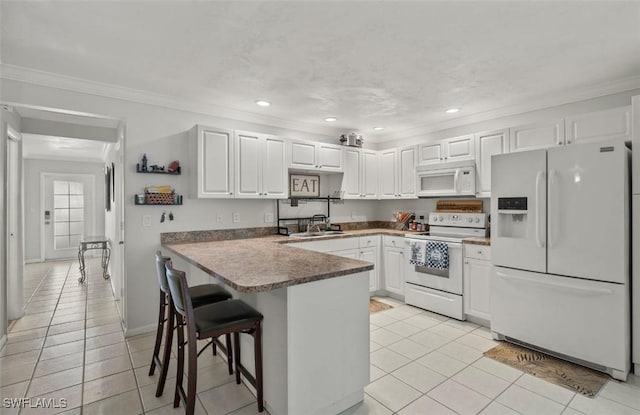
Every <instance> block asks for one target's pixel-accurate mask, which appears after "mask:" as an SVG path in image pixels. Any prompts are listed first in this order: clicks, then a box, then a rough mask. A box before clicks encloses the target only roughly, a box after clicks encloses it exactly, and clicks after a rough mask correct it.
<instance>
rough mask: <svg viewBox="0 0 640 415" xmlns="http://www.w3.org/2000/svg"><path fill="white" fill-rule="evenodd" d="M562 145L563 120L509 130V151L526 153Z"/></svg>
mask: <svg viewBox="0 0 640 415" xmlns="http://www.w3.org/2000/svg"><path fill="white" fill-rule="evenodd" d="M561 145H564V119H559V120H553V121H548V122H541V123H535V124H527V125H522V126H519V127H513V128H510V129H509V151H510V152H515V151H526V150H535V149H542V148H549V147H554V146H561Z"/></svg>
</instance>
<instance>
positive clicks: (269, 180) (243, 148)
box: [235, 131, 288, 199]
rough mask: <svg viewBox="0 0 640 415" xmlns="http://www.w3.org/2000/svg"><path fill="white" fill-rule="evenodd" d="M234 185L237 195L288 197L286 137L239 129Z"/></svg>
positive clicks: (272, 197) (247, 196) (242, 196)
mask: <svg viewBox="0 0 640 415" xmlns="http://www.w3.org/2000/svg"><path fill="white" fill-rule="evenodd" d="M235 135H236V139H235V144H236V150H235V179H236V180H235V184H236V185H235V188H236V197H238V198H254V199H255V198H266V199H279V198H285V197H287V194H288V180H287V166H286V142H285V140H284V139H281V138H278V137H274V136H270V135H266V134H256V133H249V132H242V131H236V134H235Z"/></svg>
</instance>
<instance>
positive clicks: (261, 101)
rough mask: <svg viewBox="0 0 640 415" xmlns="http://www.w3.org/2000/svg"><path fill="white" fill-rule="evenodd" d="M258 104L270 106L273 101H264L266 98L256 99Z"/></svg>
mask: <svg viewBox="0 0 640 415" xmlns="http://www.w3.org/2000/svg"><path fill="white" fill-rule="evenodd" d="M256 104H258V105H260V106H261V107H270V106H271V103H270V102H269V101H264V100H258V101H256Z"/></svg>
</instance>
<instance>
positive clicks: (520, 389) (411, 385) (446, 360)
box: [347, 298, 640, 415]
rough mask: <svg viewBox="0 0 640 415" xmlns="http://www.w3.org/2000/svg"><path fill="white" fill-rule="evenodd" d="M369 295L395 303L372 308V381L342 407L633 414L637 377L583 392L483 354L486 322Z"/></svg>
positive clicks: (639, 410)
mask: <svg viewBox="0 0 640 415" xmlns="http://www.w3.org/2000/svg"><path fill="white" fill-rule="evenodd" d="M376 299H377V300H379V301H384V302H387V303H389V304H391V305H394V308H392V309H390V310H386V311H382V312H379V313H375V314H372V315H371V326H370V329H371V383H370V384H369V386H367V388H366V389H365V392H366V395H365V400H364V402H363V403H362V404H360V405H357V406H355V407H353V408H351V409H349V410H348V411H347V413H349V414H376V415H382V414H392V413H397V414H400V415H422V414H463V415H464V414H478V413H479V414H487V415H489V414H544V415H547V414H549V415H551V414H566V415H575V414H581V413H582V414H602V415H611V414H636V415H640V377H637V376H634V375H630V376H629V380H628V382H626V383H622V382H618V381H615V380H610V381H609V382H608V383H607V384H606V385H605V386H604V387H603V389H602V390H601V391H600V393H599V394H598V395H597V396H596V397H595V398H594V399H591V398H586V397H584V396H582V395H578V394H575V393H574V392H572V391H570V390H568V389H565V388H562V387H560V386H557V385H554V384H551V383H549V382H546V381H543V380H540V379H538V378H536V377H533V376H531V375H528V374H525V373H523V372H521V371H519V370H516V369H513V368H511V367H509V366H507V365H504V364H502V363H499V362H496V361H494V360H492V359H488V358H486V357H483V354H482V353H483V352H484V351H486V350H488V349H490V348H492V347H494V346H495V345H496V344H498V342H496V341H494V340H492V339H491V334H490V332H489V330H488V329H487V328H485V327H480V326H478V325H475V324H473V323H469V322H460V321H457V320H452V319H448V318H446V317H443V316H441V315H438V314H434V313H430V312H427V311H424V310H421V309H419V308H415V307H411V306H407V305H404V304H403V303H399V302H397V301H395V300H393V299H390V298H376Z"/></svg>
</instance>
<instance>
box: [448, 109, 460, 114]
mask: <svg viewBox="0 0 640 415" xmlns="http://www.w3.org/2000/svg"><path fill="white" fill-rule="evenodd" d="M458 111H460V108H449V109H448V110H446V111H445V112H446V113H447V114H455V113H456V112H458Z"/></svg>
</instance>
